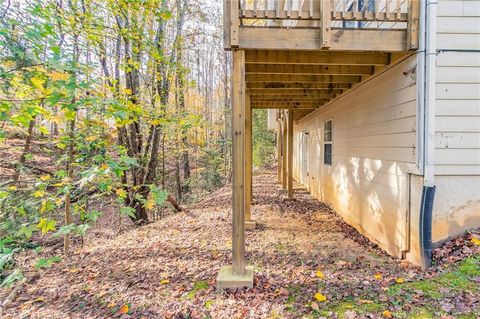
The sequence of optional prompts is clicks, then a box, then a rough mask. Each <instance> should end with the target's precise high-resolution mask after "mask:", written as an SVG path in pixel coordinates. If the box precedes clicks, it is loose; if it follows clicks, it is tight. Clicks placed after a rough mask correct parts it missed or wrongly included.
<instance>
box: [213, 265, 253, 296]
mask: <svg viewBox="0 0 480 319" xmlns="http://www.w3.org/2000/svg"><path fill="white" fill-rule="evenodd" d="M245 268H246V269H245V274H243V275H239V274H234V273H233V272H232V266H224V267H222V268H220V271H219V272H218V276H217V292H221V291H222V290H223V289H226V288H230V289H236V288H245V287H246V288H252V287H253V266H247V267H245Z"/></svg>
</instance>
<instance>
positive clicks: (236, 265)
mask: <svg viewBox="0 0 480 319" xmlns="http://www.w3.org/2000/svg"><path fill="white" fill-rule="evenodd" d="M232 77H233V83H232V95H233V96H232V116H233V137H232V147H233V149H232V159H233V162H232V192H233V196H232V201H233V202H232V206H233V212H232V219H233V222H232V226H233V230H232V233H233V236H232V263H233V265H232V271H233V273H234V274H238V275H244V274H245V215H244V211H245V51H243V50H234V51H233V75H232Z"/></svg>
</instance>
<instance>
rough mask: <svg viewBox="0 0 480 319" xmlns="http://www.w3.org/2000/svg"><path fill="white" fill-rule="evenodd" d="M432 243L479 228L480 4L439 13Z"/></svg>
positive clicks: (449, 4)
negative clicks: (435, 187)
mask: <svg viewBox="0 0 480 319" xmlns="http://www.w3.org/2000/svg"><path fill="white" fill-rule="evenodd" d="M437 47H438V49H439V50H440V52H439V54H438V56H437V106H436V108H437V110H436V123H435V125H436V131H437V133H436V138H435V142H436V152H435V161H436V163H437V165H436V175H437V176H436V178H435V181H436V182H435V184H436V186H437V193H436V196H435V197H436V198H435V206H434V225H433V239H434V241H440V240H443V239H445V238H447V237H449V236H453V235H457V234H458V233H461V232H462V231H463V230H465V229H468V228H474V227H480V1H478V0H465V1H460V0H456V1H451V0H440V1H439V2H438V12H437Z"/></svg>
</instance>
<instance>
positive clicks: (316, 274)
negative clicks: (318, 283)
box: [315, 270, 325, 279]
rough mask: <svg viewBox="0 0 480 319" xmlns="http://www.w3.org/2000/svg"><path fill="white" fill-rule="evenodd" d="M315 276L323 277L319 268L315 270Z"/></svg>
mask: <svg viewBox="0 0 480 319" xmlns="http://www.w3.org/2000/svg"><path fill="white" fill-rule="evenodd" d="M315 276H317V277H318V278H320V279H323V278H324V277H325V275H324V274H323V272H321V271H320V270H317V272H316V273H315Z"/></svg>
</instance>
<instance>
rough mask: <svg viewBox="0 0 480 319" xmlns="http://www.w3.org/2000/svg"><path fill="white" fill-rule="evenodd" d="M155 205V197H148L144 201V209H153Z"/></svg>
mask: <svg viewBox="0 0 480 319" xmlns="http://www.w3.org/2000/svg"><path fill="white" fill-rule="evenodd" d="M154 207H155V199H154V198H153V197H151V196H150V197H148V199H147V202H146V203H145V208H146V209H153V208H154Z"/></svg>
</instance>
